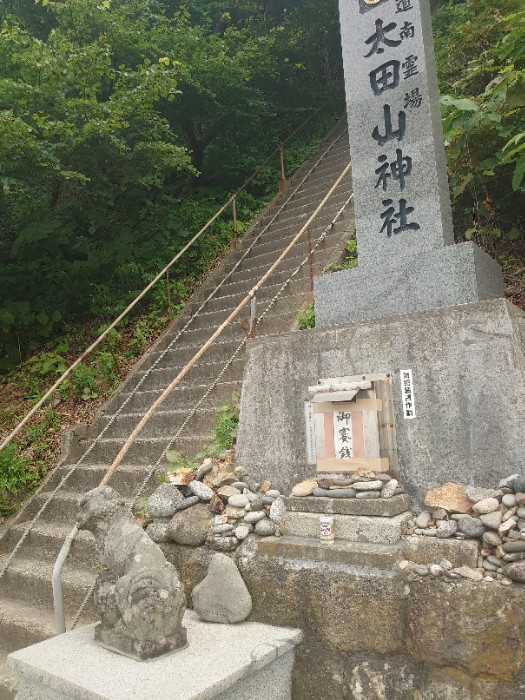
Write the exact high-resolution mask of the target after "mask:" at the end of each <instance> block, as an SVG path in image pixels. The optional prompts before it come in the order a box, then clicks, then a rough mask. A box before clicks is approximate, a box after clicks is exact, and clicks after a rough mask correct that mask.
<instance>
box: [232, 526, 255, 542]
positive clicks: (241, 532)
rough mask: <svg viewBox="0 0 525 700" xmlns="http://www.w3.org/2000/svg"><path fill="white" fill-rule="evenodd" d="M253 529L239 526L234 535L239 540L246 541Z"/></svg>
mask: <svg viewBox="0 0 525 700" xmlns="http://www.w3.org/2000/svg"><path fill="white" fill-rule="evenodd" d="M250 532H251V529H250V527H248V525H238V526H237V527H236V528H235V530H234V533H233V534H234V535H235V537H236V538H237V539H238V540H241V541H242V540H245V539H246V538H247V537H248V535H249V534H250Z"/></svg>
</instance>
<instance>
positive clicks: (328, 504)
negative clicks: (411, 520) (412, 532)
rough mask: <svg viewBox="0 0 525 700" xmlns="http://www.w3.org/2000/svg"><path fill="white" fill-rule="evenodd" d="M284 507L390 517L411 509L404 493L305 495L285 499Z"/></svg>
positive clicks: (303, 511) (407, 497)
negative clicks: (343, 495) (338, 496)
mask: <svg viewBox="0 0 525 700" xmlns="http://www.w3.org/2000/svg"><path fill="white" fill-rule="evenodd" d="M286 509H287V510H288V511H293V512H298V513H317V514H319V515H320V514H326V515H332V514H339V515H370V516H380V517H392V516H393V515H400V514H401V513H405V512H406V511H408V510H411V499H410V496H409V495H408V494H406V493H403V494H399V495H398V496H392V498H363V499H360V498H322V497H316V496H307V497H306V498H298V497H294V496H290V498H287V499H286Z"/></svg>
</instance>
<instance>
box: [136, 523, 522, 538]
mask: <svg viewBox="0 0 525 700" xmlns="http://www.w3.org/2000/svg"><path fill="white" fill-rule="evenodd" d="M168 522H169V521H166V522H162V521H161V520H158V521H157V522H154V523H151V524H150V525H148V527H147V528H146V534H147V535H149V536H150V537H151V539H152V540H153V542H157V544H160V543H162V542H169V541H170V538H169V537H168V535H167V532H166V530H167V529H168ZM524 544H525V542H524Z"/></svg>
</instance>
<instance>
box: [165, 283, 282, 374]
mask: <svg viewBox="0 0 525 700" xmlns="http://www.w3.org/2000/svg"><path fill="white" fill-rule="evenodd" d="M256 279H258V278H256ZM219 313H222V312H219ZM287 315H288V314H283V315H282V317H281V315H277V314H272V316H271V318H269V319H268V322H267V323H268V326H267V327H268V330H267V331H265V333H276V332H279V331H280V330H281V328H286V323H287V319H285V316H287ZM249 316H250V306H249V304H247V305H246V307H245V309H244V310H241V312H240V313H239V315H238V316H237V317H236V318H235V319H233V321H231V323H230V324H229V325H228V326H226V327H225V329H224V330H223V332H222V333H221V335H220V338H223V339H224V340H237V341H238V343H240V342H241V341H242V340H243V338H244V337H245V334H244V330H243V329H242V327H241V322H242V320H243V319H246V318H249ZM225 317H227V314H225ZM283 324H284V325H283ZM219 325H220V324H219ZM217 327H218V325H217V324H213V325H211V326H208V327H207V328H195V329H192V330H188V331H187V332H186V333H185V336H184V342H185V343H186V342H187V343H188V344H189V343H192V344H194V347H195V353H196V352H197V351H198V350H199V349H200V347H201V346H202V345H204V343H206V342H207V341H208V340H209V339H210V338H211V336H212V335H213V334H214V333H215V331H216V329H217ZM159 345H160V346H162V342H161V343H160V344H159ZM195 376H196V371H195V368H193V369H192V370H191V374H190V375H188V377H195Z"/></svg>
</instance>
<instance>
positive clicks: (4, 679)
mask: <svg viewBox="0 0 525 700" xmlns="http://www.w3.org/2000/svg"><path fill="white" fill-rule="evenodd" d="M7 655H8V652H7V651H2V649H0V700H15V696H16V689H17V686H18V677H17V674H16V672H15V671H12V670H11V669H10V668H7V665H6V661H7Z"/></svg>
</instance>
